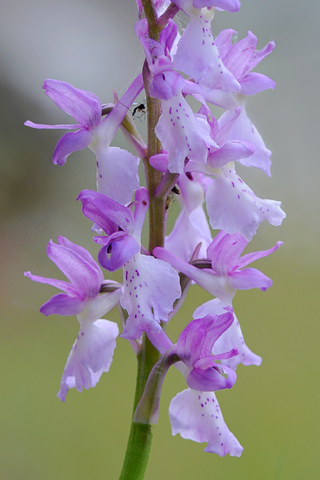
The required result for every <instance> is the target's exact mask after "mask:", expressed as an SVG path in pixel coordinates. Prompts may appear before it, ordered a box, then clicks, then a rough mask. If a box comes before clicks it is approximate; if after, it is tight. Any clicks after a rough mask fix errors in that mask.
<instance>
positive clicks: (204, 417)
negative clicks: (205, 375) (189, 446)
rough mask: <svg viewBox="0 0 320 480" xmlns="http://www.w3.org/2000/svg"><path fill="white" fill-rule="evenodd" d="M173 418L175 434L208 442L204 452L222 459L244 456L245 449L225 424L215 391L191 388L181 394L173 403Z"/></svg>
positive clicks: (171, 406) (171, 412) (196, 440)
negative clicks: (214, 454) (224, 457)
mask: <svg viewBox="0 0 320 480" xmlns="http://www.w3.org/2000/svg"><path fill="white" fill-rule="evenodd" d="M169 417H170V423H171V428H172V435H176V434H177V433H179V434H180V435H181V437H182V438H185V439H188V440H193V441H194V442H198V443H202V442H207V443H208V444H207V446H206V448H205V450H204V451H205V452H211V453H217V454H218V455H220V456H221V457H223V456H225V455H227V454H229V455H231V456H236V457H240V456H241V453H242V450H243V448H242V446H241V445H240V443H239V442H238V440H237V439H236V437H235V436H234V435H233V433H231V432H230V430H229V429H228V427H227V425H226V424H225V422H224V419H223V416H222V413H221V410H220V407H219V404H218V401H217V398H216V396H215V394H214V393H213V392H206V393H203V392H198V391H196V390H191V389H188V390H184V391H183V392H180V393H178V395H176V396H175V397H174V398H173V399H172V400H171V403H170V407H169Z"/></svg>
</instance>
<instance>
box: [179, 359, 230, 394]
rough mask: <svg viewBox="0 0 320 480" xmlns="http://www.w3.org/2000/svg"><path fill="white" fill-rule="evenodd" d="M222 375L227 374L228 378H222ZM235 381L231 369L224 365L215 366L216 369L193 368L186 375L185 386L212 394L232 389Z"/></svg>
mask: <svg viewBox="0 0 320 480" xmlns="http://www.w3.org/2000/svg"><path fill="white" fill-rule="evenodd" d="M222 373H227V374H228V377H224V376H223V375H222ZM236 379H237V375H236V373H235V372H234V371H233V370H232V369H231V368H229V367H227V366H225V365H219V367H218V364H217V367H212V368H207V369H206V370H202V369H200V368H194V369H193V370H191V372H190V373H189V375H188V378H187V384H188V387H189V388H192V389H193V390H200V391H202V392H213V391H217V390H223V389H225V388H232V387H233V385H234V384H235V381H236Z"/></svg>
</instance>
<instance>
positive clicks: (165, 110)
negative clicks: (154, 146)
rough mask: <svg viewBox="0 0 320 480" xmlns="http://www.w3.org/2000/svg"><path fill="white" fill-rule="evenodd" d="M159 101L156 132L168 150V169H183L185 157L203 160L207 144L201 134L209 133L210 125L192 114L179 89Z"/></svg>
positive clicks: (202, 161) (171, 170)
mask: <svg viewBox="0 0 320 480" xmlns="http://www.w3.org/2000/svg"><path fill="white" fill-rule="evenodd" d="M161 105H162V114H161V117H160V119H159V121H158V123H157V126H156V128H155V133H156V135H157V137H158V138H159V140H160V141H161V143H162V145H163V148H164V149H165V150H166V151H167V152H168V153H169V166H168V168H169V171H170V172H172V173H182V172H183V168H184V164H185V160H186V158H188V159H190V160H195V161H197V162H200V163H205V161H206V159H207V155H208V148H207V146H206V143H205V141H204V140H203V136H204V135H205V136H208V137H209V131H210V127H209V125H208V124H207V123H206V122H204V119H201V118H197V117H196V116H195V115H194V113H193V111H192V109H191V108H190V106H189V105H188V103H187V101H186V100H185V99H184V97H183V95H182V94H181V93H179V94H178V95H176V96H174V97H172V98H171V99H170V100H162V102H161ZM206 130H207V131H206Z"/></svg>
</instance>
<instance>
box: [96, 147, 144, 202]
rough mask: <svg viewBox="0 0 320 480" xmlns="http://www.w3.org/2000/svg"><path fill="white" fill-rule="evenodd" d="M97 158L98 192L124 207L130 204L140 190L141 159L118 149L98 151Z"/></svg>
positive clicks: (101, 149) (108, 148)
mask: <svg viewBox="0 0 320 480" xmlns="http://www.w3.org/2000/svg"><path fill="white" fill-rule="evenodd" d="M96 157H97V186H98V192H100V193H103V194H104V195H106V196H107V197H110V198H112V199H113V200H115V201H116V202H118V203H121V204H122V205H126V204H127V203H129V202H130V201H131V199H132V195H133V192H134V191H135V190H138V188H139V178H138V165H139V159H138V158H137V157H135V156H134V155H132V153H130V152H128V151H127V150H123V149H122V148H118V147H107V148H100V149H97V151H96Z"/></svg>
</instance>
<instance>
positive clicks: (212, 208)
mask: <svg viewBox="0 0 320 480" xmlns="http://www.w3.org/2000/svg"><path fill="white" fill-rule="evenodd" d="M206 203H207V212H208V215H209V219H210V224H211V226H212V228H214V229H221V230H225V231H226V232H227V233H230V234H231V235H232V234H233V233H240V234H241V235H242V236H243V237H244V238H245V239H246V240H247V241H248V242H249V241H250V240H251V239H252V237H253V236H254V235H255V234H256V232H257V229H258V227H259V225H260V223H262V222H263V221H264V220H268V222H269V223H270V224H271V225H281V223H282V220H283V219H284V218H285V216H286V215H285V213H284V211H283V210H282V209H281V208H280V205H281V202H277V201H275V200H264V199H260V198H258V197H256V195H255V194H254V192H253V191H252V190H251V188H250V187H249V186H248V185H246V184H245V183H244V181H243V180H241V178H240V177H239V176H238V175H237V173H236V171H235V169H234V166H232V164H231V163H230V164H228V165H226V166H225V167H222V168H221V169H217V170H216V172H215V179H214V181H213V182H212V184H211V185H210V186H209V188H208V190H207V195H206Z"/></svg>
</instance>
